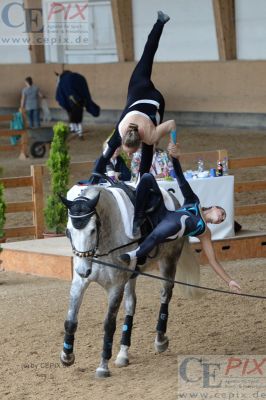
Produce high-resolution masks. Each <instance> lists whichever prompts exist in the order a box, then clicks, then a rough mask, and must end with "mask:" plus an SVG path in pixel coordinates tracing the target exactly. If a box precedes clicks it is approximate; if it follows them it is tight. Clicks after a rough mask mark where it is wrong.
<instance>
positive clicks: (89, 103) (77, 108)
mask: <svg viewBox="0 0 266 400" xmlns="http://www.w3.org/2000/svg"><path fill="white" fill-rule="evenodd" d="M57 75H58V74H57ZM56 101H57V102H58V103H59V105H60V106H61V107H62V108H63V109H64V110H66V112H67V113H68V116H69V125H70V131H71V132H73V133H76V134H77V135H78V136H79V137H80V138H83V132H82V120H83V109H84V107H85V109H86V110H87V111H88V113H90V114H92V115H93V116H94V117H98V116H99V115H100V107H99V106H98V105H97V104H96V103H95V102H94V101H93V100H92V98H91V94H90V91H89V87H88V84H87V81H86V79H85V78H84V76H82V75H81V74H78V73H76V72H71V71H64V72H63V73H62V74H61V75H59V81H58V86H57V89H56Z"/></svg>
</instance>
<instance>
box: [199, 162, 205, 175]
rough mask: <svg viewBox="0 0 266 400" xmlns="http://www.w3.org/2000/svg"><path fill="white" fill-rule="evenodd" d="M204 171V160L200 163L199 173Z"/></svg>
mask: <svg viewBox="0 0 266 400" xmlns="http://www.w3.org/2000/svg"><path fill="white" fill-rule="evenodd" d="M203 171H204V162H203V160H199V161H198V172H203Z"/></svg>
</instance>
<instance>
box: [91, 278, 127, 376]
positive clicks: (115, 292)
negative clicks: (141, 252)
mask: <svg viewBox="0 0 266 400" xmlns="http://www.w3.org/2000/svg"><path fill="white" fill-rule="evenodd" d="M123 292H124V284H123V285H120V286H116V287H112V288H110V290H109V292H108V310H107V314H106V317H105V320H104V339H103V352H102V358H101V362H100V365H99V367H98V368H97V369H96V377H97V378H107V377H109V376H110V371H109V368H108V361H109V360H110V358H111V357H112V347H113V337H114V333H115V330H116V317H117V313H118V310H119V307H120V304H121V301H122V298H123Z"/></svg>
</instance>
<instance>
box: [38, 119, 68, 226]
mask: <svg viewBox="0 0 266 400" xmlns="http://www.w3.org/2000/svg"><path fill="white" fill-rule="evenodd" d="M53 131H54V137H53V141H52V143H51V149H50V153H49V158H48V160H47V166H48V169H49V173H50V178H51V182H50V195H49V196H48V197H47V202H46V207H45V209H44V218H45V225H46V228H48V229H49V233H50V234H62V233H64V232H65V229H66V224H67V209H66V207H65V206H64V205H63V203H62V202H61V200H60V197H59V195H60V194H62V195H63V196H65V195H66V193H67V190H68V182H69V166H70V155H69V153H68V146H67V143H66V138H67V135H68V127H67V125H66V124H64V123H63V122H58V123H57V124H56V125H55V126H54V127H53Z"/></svg>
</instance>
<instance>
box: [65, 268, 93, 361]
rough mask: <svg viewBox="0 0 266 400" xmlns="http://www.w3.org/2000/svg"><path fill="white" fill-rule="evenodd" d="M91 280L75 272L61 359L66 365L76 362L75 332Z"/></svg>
mask: <svg viewBox="0 0 266 400" xmlns="http://www.w3.org/2000/svg"><path fill="white" fill-rule="evenodd" d="M88 285H89V282H88V281H87V282H85V279H83V278H81V277H80V276H79V275H78V274H76V273H75V272H74V278H73V281H72V284H71V289H70V300H69V308H68V313H67V319H66V320H65V337H64V345H63V350H62V352H61V354H60V360H61V362H62V364H63V365H64V366H66V367H69V366H70V365H72V364H74V361H75V355H74V352H73V350H74V339H75V337H74V336H75V332H76V330H77V326H78V319H77V318H78V312H79V309H80V306H81V303H82V299H83V295H84V292H85V290H86V289H87V287H88Z"/></svg>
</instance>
